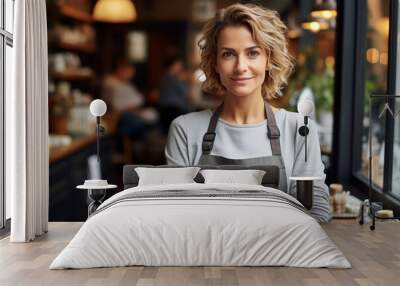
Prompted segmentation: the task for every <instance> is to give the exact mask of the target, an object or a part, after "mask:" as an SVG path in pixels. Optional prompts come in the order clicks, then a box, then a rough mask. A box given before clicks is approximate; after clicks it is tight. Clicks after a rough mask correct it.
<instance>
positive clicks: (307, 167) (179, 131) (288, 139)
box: [165, 109, 330, 222]
mask: <svg viewBox="0 0 400 286" xmlns="http://www.w3.org/2000/svg"><path fill="white" fill-rule="evenodd" d="M211 115H212V111H211V110H210V109H207V110H203V111H200V112H192V113H189V114H185V115H182V116H179V117H178V118H176V119H175V120H174V121H173V122H172V123H171V126H170V129H169V134H168V142H167V146H166V147H165V155H166V158H167V163H168V164H169V165H185V166H189V165H197V164H198V162H199V159H200V156H201V154H202V150H201V145H202V139H203V135H204V133H205V132H206V131H207V128H208V124H209V122H210V118H211ZM275 118H276V123H277V125H278V128H279V130H280V134H281V136H280V144H281V150H282V157H283V162H284V165H285V169H286V176H287V183H288V184H287V186H288V190H287V192H288V193H290V194H295V193H296V183H295V182H294V181H291V180H289V177H290V176H315V177H321V178H322V179H321V180H316V181H314V201H313V208H312V209H311V212H310V213H311V215H313V216H314V217H315V218H316V219H317V220H319V221H320V222H327V221H328V220H329V219H330V212H329V191H328V187H327V186H326V184H325V173H324V165H323V163H322V161H321V151H320V145H319V139H318V131H317V126H316V124H315V122H314V121H312V120H309V129H310V133H309V135H308V137H307V156H308V157H307V162H305V161H304V150H305V147H304V146H305V144H304V137H302V136H300V135H299V133H298V129H299V127H300V126H302V125H303V121H304V120H303V117H302V116H301V115H300V114H299V113H294V112H289V111H286V110H285V109H279V110H278V111H276V113H275ZM266 122H267V120H264V121H263V122H260V123H256V124H232V123H228V122H226V121H224V120H223V119H221V118H220V119H219V121H218V124H217V127H216V130H215V132H216V134H217V136H216V137H215V142H214V147H213V149H212V151H211V155H218V156H223V157H225V158H229V159H247V158H254V157H262V156H269V155H272V151H271V144H270V141H269V138H268V137H267V124H266Z"/></svg>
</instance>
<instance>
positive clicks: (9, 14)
mask: <svg viewBox="0 0 400 286" xmlns="http://www.w3.org/2000/svg"><path fill="white" fill-rule="evenodd" d="M5 1H6V7H5V8H6V9H5V12H6V13H5V16H6V31H7V32H10V33H13V32H14V0H5Z"/></svg>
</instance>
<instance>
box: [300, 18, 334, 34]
mask: <svg viewBox="0 0 400 286" xmlns="http://www.w3.org/2000/svg"><path fill="white" fill-rule="evenodd" d="M301 26H302V27H303V29H305V30H309V31H311V32H313V33H318V32H319V31H321V30H327V29H329V24H328V23H326V22H323V21H319V20H317V19H314V18H312V17H311V18H308V19H307V20H306V21H304V22H303V23H302V24H301Z"/></svg>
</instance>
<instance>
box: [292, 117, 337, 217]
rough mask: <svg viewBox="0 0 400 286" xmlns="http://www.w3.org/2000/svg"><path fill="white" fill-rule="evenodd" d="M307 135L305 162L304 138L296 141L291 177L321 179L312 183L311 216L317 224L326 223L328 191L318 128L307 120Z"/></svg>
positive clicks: (293, 188)
mask: <svg viewBox="0 0 400 286" xmlns="http://www.w3.org/2000/svg"><path fill="white" fill-rule="evenodd" d="M309 130H310V132H309V134H308V136H307V162H305V160H304V152H305V144H304V137H303V136H300V135H298V139H297V140H296V144H297V146H296V153H295V154H296V156H295V159H294V163H293V170H292V176H293V177H296V176H313V177H321V178H322V179H321V180H315V181H314V188H313V191H314V197H313V207H312V209H311V210H310V213H311V215H312V216H313V217H314V218H316V219H317V220H318V221H319V222H327V221H329V219H330V209H329V189H328V186H327V185H326V184H325V177H326V175H325V173H324V164H323V163H322V160H321V150H320V144H319V138H318V127H317V125H316V124H315V122H314V121H313V120H309ZM291 188H292V189H291V192H290V193H291V194H293V193H296V183H295V182H294V181H292V182H291Z"/></svg>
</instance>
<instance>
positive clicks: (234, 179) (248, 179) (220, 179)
mask: <svg viewBox="0 0 400 286" xmlns="http://www.w3.org/2000/svg"><path fill="white" fill-rule="evenodd" d="M200 174H201V175H202V176H203V177H204V183H206V184H208V183H235V184H247V185H261V183H262V179H263V177H264V175H265V171H261V170H215V169H209V170H201V171H200Z"/></svg>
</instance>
